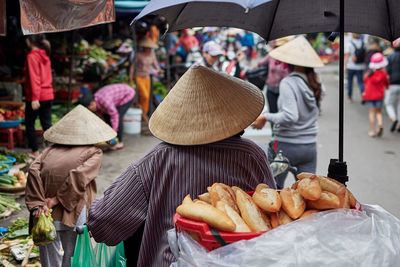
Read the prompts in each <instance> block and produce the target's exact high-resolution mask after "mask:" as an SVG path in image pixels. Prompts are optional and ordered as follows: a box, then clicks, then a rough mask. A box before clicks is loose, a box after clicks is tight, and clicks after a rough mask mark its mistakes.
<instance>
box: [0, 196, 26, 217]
mask: <svg viewBox="0 0 400 267" xmlns="http://www.w3.org/2000/svg"><path fill="white" fill-rule="evenodd" d="M15 200H16V197H14V196H12V195H9V194H2V193H1V194H0V217H7V216H9V215H10V214H11V213H12V212H14V211H19V210H21V205H20V204H18V203H17V202H16V201H15Z"/></svg>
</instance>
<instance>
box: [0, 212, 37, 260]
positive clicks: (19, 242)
mask: <svg viewBox="0 0 400 267" xmlns="http://www.w3.org/2000/svg"><path fill="white" fill-rule="evenodd" d="M27 254H29V255H28V257H27ZM38 256H39V248H38V247H37V246H33V241H32V238H31V237H30V236H29V230H28V221H27V220H26V219H22V218H18V219H16V220H15V221H13V222H12V223H11V225H10V226H8V232H7V233H6V234H5V235H4V237H3V238H2V239H1V241H0V263H1V264H3V266H24V265H22V264H25V263H26V265H25V266H32V267H33V266H41V265H40V263H39V261H38ZM21 262H22V263H21ZM1 264H0V265H1Z"/></svg>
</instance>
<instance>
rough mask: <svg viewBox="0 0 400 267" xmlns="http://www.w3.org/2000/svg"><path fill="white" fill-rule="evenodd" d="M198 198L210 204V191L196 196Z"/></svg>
mask: <svg viewBox="0 0 400 267" xmlns="http://www.w3.org/2000/svg"><path fill="white" fill-rule="evenodd" d="M198 198H199V199H200V200H202V201H204V202H207V203H208V204H211V199H210V193H204V194H201V195H199V196H198Z"/></svg>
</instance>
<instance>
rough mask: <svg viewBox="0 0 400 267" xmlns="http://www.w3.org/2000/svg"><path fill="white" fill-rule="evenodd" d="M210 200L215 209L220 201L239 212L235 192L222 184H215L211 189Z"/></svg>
mask: <svg viewBox="0 0 400 267" xmlns="http://www.w3.org/2000/svg"><path fill="white" fill-rule="evenodd" d="M209 192H210V200H211V204H212V205H213V206H214V207H215V206H216V204H217V202H218V201H223V202H225V203H226V204H228V205H229V206H230V207H231V208H232V209H234V210H235V211H236V212H239V208H238V207H237V205H236V201H235V198H236V197H235V195H234V192H233V190H232V189H231V188H230V187H229V186H227V185H225V184H221V183H215V184H213V185H212V186H211V189H210V191H209Z"/></svg>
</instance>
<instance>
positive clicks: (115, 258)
mask: <svg viewBox="0 0 400 267" xmlns="http://www.w3.org/2000/svg"><path fill="white" fill-rule="evenodd" d="M94 251H95V254H96V261H97V266H98V267H126V259H125V249H124V243H122V242H121V243H119V244H118V245H116V246H115V247H109V246H107V245H106V244H104V243H98V244H96V246H95V248H94Z"/></svg>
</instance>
